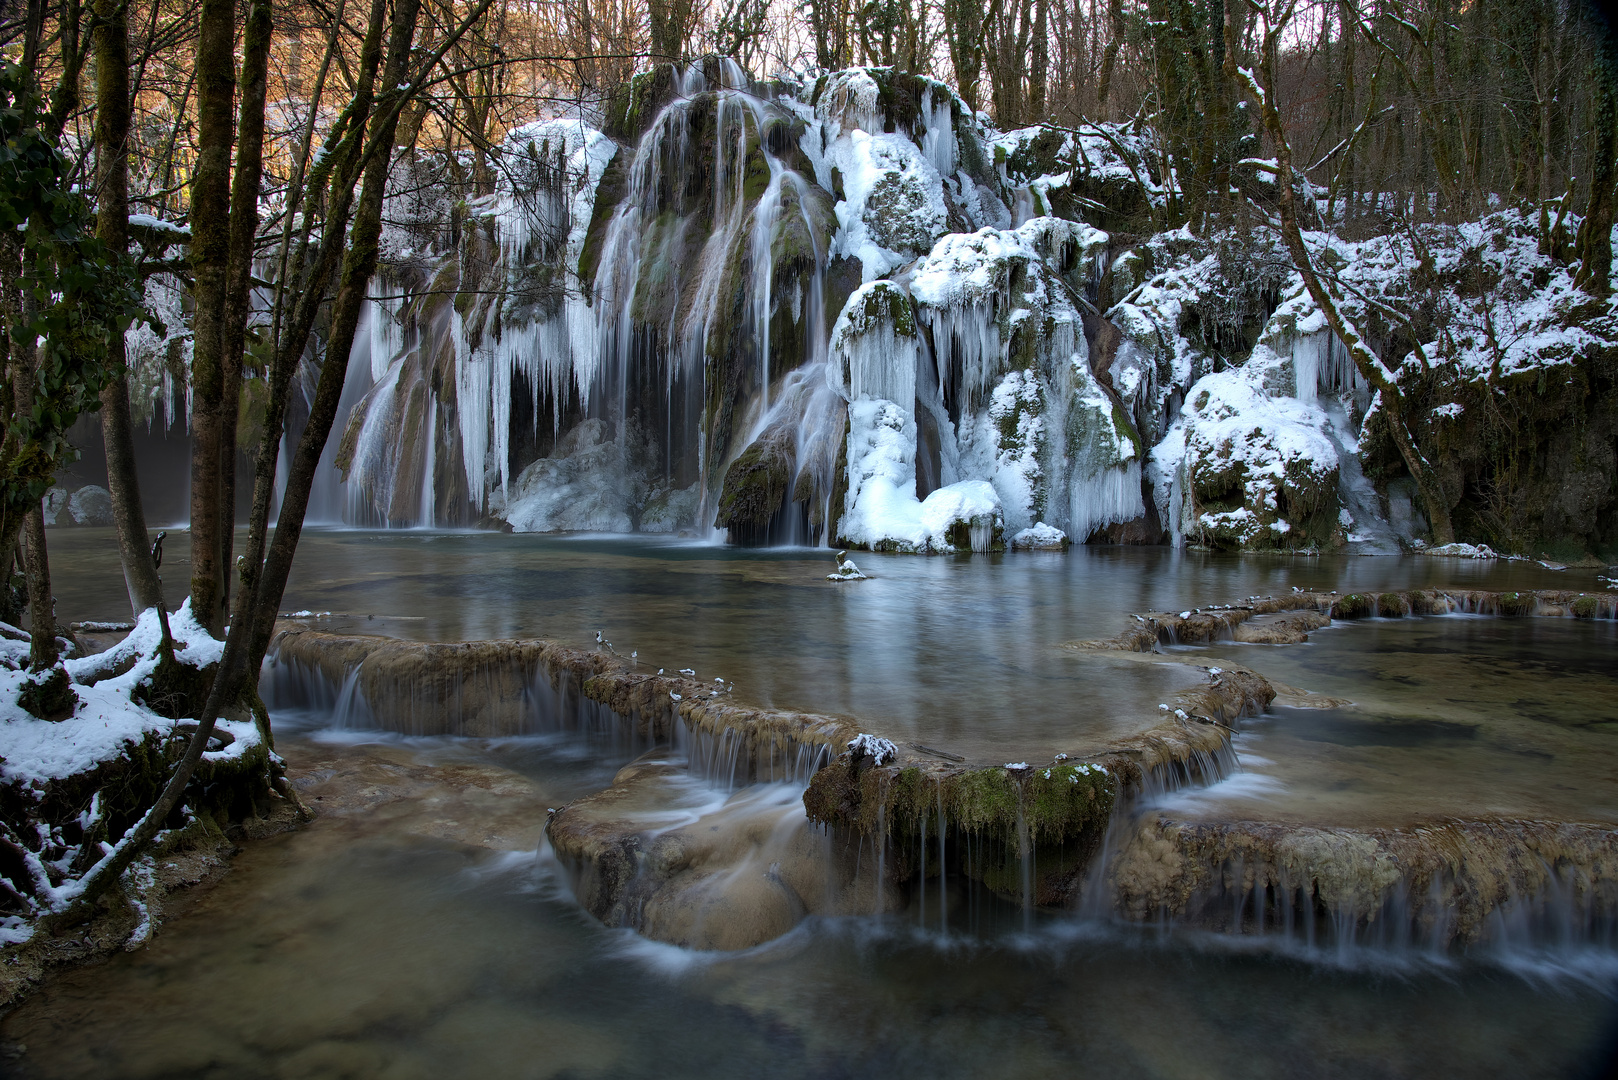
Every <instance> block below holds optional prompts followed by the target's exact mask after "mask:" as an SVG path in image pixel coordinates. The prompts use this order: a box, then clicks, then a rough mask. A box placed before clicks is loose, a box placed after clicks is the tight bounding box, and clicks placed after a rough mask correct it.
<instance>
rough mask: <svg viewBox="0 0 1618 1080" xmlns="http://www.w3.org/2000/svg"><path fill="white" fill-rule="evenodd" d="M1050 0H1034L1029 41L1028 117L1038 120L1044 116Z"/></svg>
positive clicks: (1048, 64) (1048, 60) (1048, 50)
mask: <svg viewBox="0 0 1618 1080" xmlns="http://www.w3.org/2000/svg"><path fill="white" fill-rule="evenodd" d="M1050 25H1051V24H1050V0H1034V32H1033V36H1032V38H1031V39H1030V41H1029V45H1030V50H1031V55H1030V57H1029V60H1028V119H1029V120H1030V121H1032V122H1036V123H1037V122H1038V121H1040V120H1044V119H1046V116H1045V88H1046V85H1047V81H1048V76H1049V73H1050V62H1051V56H1050Z"/></svg>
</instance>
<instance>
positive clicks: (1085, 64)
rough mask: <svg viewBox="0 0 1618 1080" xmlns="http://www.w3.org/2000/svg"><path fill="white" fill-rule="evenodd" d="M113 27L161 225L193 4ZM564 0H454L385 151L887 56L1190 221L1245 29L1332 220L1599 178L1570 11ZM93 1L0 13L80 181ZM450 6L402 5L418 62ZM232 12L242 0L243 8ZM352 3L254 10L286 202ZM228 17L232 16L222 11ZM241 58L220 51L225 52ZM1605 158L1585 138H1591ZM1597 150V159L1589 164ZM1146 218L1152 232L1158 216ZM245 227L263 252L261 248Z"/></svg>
mask: <svg viewBox="0 0 1618 1080" xmlns="http://www.w3.org/2000/svg"><path fill="white" fill-rule="evenodd" d="M118 6H120V7H121V8H123V16H124V18H125V20H126V21H127V26H128V36H129V61H130V84H129V93H130V98H131V101H132V105H133V113H132V118H131V125H130V130H129V135H128V150H129V155H130V166H131V208H132V209H133V210H137V211H144V212H147V213H150V214H152V215H154V216H157V217H160V218H162V219H164V220H171V221H178V220H183V219H184V217H185V215H186V213H187V207H188V204H189V198H190V180H191V176H192V170H193V169H194V168H195V164H196V162H197V159H198V155H199V153H200V144H201V141H202V139H203V132H202V130H201V124H200V122H199V116H198V112H199V106H198V99H199V88H198V85H197V81H198V71H199V69H198V65H197V63H196V55H195V54H196V49H197V46H198V40H197V38H198V33H199V26H200V9H201V6H202V5H201V4H200V3H198V2H186V3H178V2H175V0H153V2H142V0H135V2H133V3H130V4H127V5H118ZM1273 6H1274V8H1275V10H1274V11H1273V12H1272V11H1269V10H1267V8H1266V7H1264V6H1262V5H1258V4H1253V3H1242V2H1236V0H1229V2H1221V0H1207V2H1202V0H1147V2H1145V3H1139V2H1131V0H1087V2H1077V3H1060V2H1053V0H991V2H990V3H988V4H977V3H962V2H960V0H917V2H906V0H872V2H870V3H865V4H859V3H856V2H854V0H806V2H805V3H803V4H801V5H788V4H782V3H779V2H775V3H768V2H762V0H714V2H703V0H675V2H673V3H666V2H663V0H650V2H646V3H639V2H614V3H600V2H599V0H592V2H583V0H565V2H557V3H519V2H513V0H495V2H493V3H488V4H479V5H476V7H477V8H478V9H479V10H480V14H479V17H478V18H477V19H476V20H475V22H473V23H472V25H471V26H470V27H469V28H468V29H467V30H466V31H465V33H464V34H463V35H462V36H461V37H460V39H459V40H458V41H457V42H456V43H455V45H454V46H453V47H452V48H451V49H449V50H448V51H447V53H446V55H445V57H444V60H443V62H442V64H440V65H439V66H438V68H437V69H436V70H434V71H433V72H432V73H431V74H430V75H429V76H428V78H427V79H425V80H424V81H423V85H422V86H421V88H420V90H419V92H417V93H415V94H413V95H412V100H411V102H410V104H409V105H408V106H407V107H406V108H405V109H404V110H403V112H402V115H401V119H400V131H399V135H398V144H399V146H400V147H401V148H419V149H422V150H431V151H449V152H451V153H452V154H454V155H455V156H456V158H457V160H458V161H461V162H462V164H463V165H464V168H465V169H466V170H467V172H468V174H469V175H468V176H467V179H468V181H470V182H471V183H472V184H473V185H474V186H477V187H485V188H486V187H487V186H488V185H489V184H490V183H491V181H490V179H489V177H488V175H487V174H488V170H490V169H491V168H493V167H495V163H493V162H492V161H491V160H490V159H491V156H492V155H494V154H495V148H496V147H497V146H498V145H499V143H500V141H501V139H502V137H503V136H504V134H505V133H506V132H507V131H508V130H509V129H510V128H511V127H512V126H514V125H517V124H521V123H524V122H527V121H530V120H533V119H536V118H543V117H546V116H549V115H556V114H561V113H567V112H570V111H577V110H579V109H581V108H582V109H583V110H585V111H586V112H589V111H591V110H599V109H600V107H601V104H602V102H603V101H604V100H605V98H606V96H607V95H609V94H610V92H611V90H612V88H613V87H615V86H617V85H620V84H622V83H624V82H625V81H627V80H628V79H629V78H631V77H632V76H633V75H634V74H635V73H637V72H641V71H645V70H647V69H648V68H649V67H651V66H652V65H655V64H657V63H660V62H666V61H669V60H676V61H678V60H685V59H689V58H692V57H695V56H698V55H702V54H707V53H716V54H719V55H724V56H734V57H735V58H737V60H738V61H739V62H740V63H741V64H742V65H743V67H744V68H746V69H747V70H748V71H749V73H750V74H751V75H753V76H754V77H756V78H768V77H769V76H771V75H773V74H776V73H777V72H783V71H785V72H792V73H796V74H799V75H801V74H804V73H808V72H811V71H813V70H815V69H822V70H826V69H836V68H841V67H846V66H849V65H853V64H870V65H881V66H892V67H894V68H896V69H898V70H901V71H906V72H913V73H916V74H919V75H925V76H931V77H934V78H937V79H940V80H942V81H945V82H947V83H949V84H951V85H952V86H954V87H956V88H958V90H959V92H960V94H961V96H962V98H963V99H964V100H965V101H966V102H967V103H968V104H969V105H970V106H971V107H973V108H976V109H979V110H982V111H983V112H984V113H986V114H987V115H988V116H989V117H990V118H991V119H992V121H993V123H994V124H995V125H996V126H998V127H999V128H1000V129H1002V130H1010V129H1012V128H1017V127H1024V126H1028V125H1033V124H1050V125H1054V126H1057V127H1062V128H1072V127H1077V126H1080V125H1082V124H1084V123H1087V122H1094V121H1132V122H1135V123H1138V124H1142V125H1146V126H1148V127H1150V128H1152V129H1154V130H1155V131H1156V132H1158V133H1159V134H1160V135H1161V137H1162V138H1161V146H1162V149H1163V154H1164V155H1165V157H1166V160H1165V161H1164V162H1163V164H1164V166H1165V168H1166V170H1167V171H1168V172H1169V174H1170V175H1172V176H1173V177H1174V186H1175V190H1176V194H1177V196H1178V198H1177V200H1176V203H1177V205H1176V208H1175V211H1174V215H1175V216H1176V217H1178V218H1179V219H1181V220H1193V219H1195V218H1196V217H1197V216H1198V215H1199V214H1200V213H1202V212H1204V211H1205V210H1207V209H1211V208H1217V207H1218V205H1219V204H1220V203H1221V201H1223V200H1225V199H1226V197H1227V196H1226V193H1227V192H1228V188H1229V171H1230V167H1231V165H1232V164H1234V163H1236V162H1239V161H1241V160H1243V159H1244V158H1248V157H1260V158H1265V157H1269V156H1273V153H1274V150H1273V146H1270V145H1268V143H1267V140H1266V139H1265V138H1264V136H1263V134H1262V132H1261V131H1260V128H1261V124H1260V123H1259V122H1257V120H1256V118H1254V117H1252V116H1251V115H1250V111H1249V107H1248V105H1247V104H1246V103H1245V101H1244V97H1243V91H1242V87H1241V86H1240V84H1239V81H1238V80H1237V79H1236V78H1233V77H1231V75H1230V74H1229V73H1228V72H1227V71H1226V64H1225V57H1226V53H1227V52H1231V53H1233V54H1234V58H1235V60H1236V62H1237V64H1238V65H1239V66H1246V67H1251V66H1253V64H1254V63H1255V61H1254V57H1255V56H1256V55H1257V52H1258V51H1259V49H1260V47H1261V45H1262V37H1263V26H1264V24H1265V22H1266V20H1267V19H1269V20H1271V21H1279V18H1280V16H1281V14H1282V12H1283V7H1284V8H1285V14H1286V17H1287V20H1288V22H1287V26H1288V29H1287V31H1286V33H1285V35H1284V36H1283V38H1282V40H1281V42H1280V46H1281V50H1280V56H1279V64H1278V66H1277V71H1276V79H1277V85H1276V87H1275V97H1276V100H1277V104H1278V106H1279V109H1280V112H1281V115H1282V117H1283V120H1284V123H1285V126H1286V130H1287V132H1288V136H1289V139H1290V141H1291V143H1292V145H1293V147H1294V150H1295V152H1296V154H1297V157H1298V162H1297V164H1298V166H1299V168H1300V170H1301V171H1302V172H1304V174H1305V175H1306V176H1307V177H1308V178H1309V180H1310V181H1311V182H1313V183H1314V184H1315V185H1316V186H1317V187H1318V188H1319V189H1320V191H1321V192H1322V193H1323V194H1324V196H1325V202H1326V205H1327V206H1328V208H1329V209H1330V211H1331V212H1332V213H1333V214H1334V215H1340V218H1339V220H1340V223H1341V225H1342V227H1343V228H1344V229H1345V230H1348V231H1349V232H1351V233H1352V232H1354V231H1355V230H1359V231H1361V232H1363V231H1365V230H1368V229H1382V228H1384V227H1385V225H1386V223H1387V222H1388V221H1389V220H1390V219H1397V218H1405V219H1409V220H1413V221H1422V220H1461V219H1466V218H1470V217H1475V216H1476V215H1478V214H1479V213H1481V212H1485V211H1487V210H1488V209H1491V208H1497V207H1499V206H1500V205H1502V204H1507V205H1510V204H1521V203H1525V202H1527V203H1536V204H1537V203H1546V204H1549V205H1550V207H1551V213H1552V214H1553V215H1554V213H1555V211H1556V210H1557V209H1560V208H1561V207H1562V206H1563V205H1565V204H1567V203H1569V202H1571V203H1572V204H1573V205H1575V206H1578V207H1582V206H1583V205H1584V204H1585V203H1586V202H1587V201H1588V199H1589V196H1590V192H1591V190H1592V189H1591V184H1592V182H1593V181H1596V180H1599V179H1600V178H1601V177H1603V176H1610V172H1611V170H1610V165H1608V164H1605V163H1604V162H1603V160H1602V154H1603V150H1604V145H1603V140H1601V139H1600V138H1598V135H1599V134H1600V133H1601V132H1602V131H1603V130H1604V129H1610V127H1611V120H1610V117H1611V116H1612V108H1611V104H1610V102H1609V101H1608V100H1607V97H1608V96H1609V94H1610V86H1611V81H1612V80H1611V77H1610V75H1609V74H1608V70H1607V65H1606V64H1605V63H1604V62H1603V61H1602V58H1601V49H1600V43H1601V42H1602V41H1603V40H1604V39H1605V35H1606V28H1605V25H1604V23H1603V22H1602V19H1601V16H1600V15H1599V14H1598V13H1597V12H1596V11H1595V9H1594V8H1593V6H1587V5H1586V4H1584V3H1582V2H1580V0H1532V2H1527V3H1522V2H1515V0H1475V2H1472V3H1450V2H1447V0H1414V2H1410V0H1327V2H1299V3H1294V4H1290V5H1281V4H1276V5H1273ZM108 7H109V5H107V4H99V5H91V4H86V3H84V2H83V0H62V2H61V3H57V4H49V3H43V2H38V0H36V2H34V3H31V4H28V5H27V6H26V7H24V6H22V5H20V4H18V5H13V6H12V8H11V9H10V10H8V11H7V12H6V17H5V20H4V22H3V23H0V47H4V48H5V49H6V51H7V54H8V55H9V56H10V57H11V58H12V60H13V61H15V62H20V63H21V64H23V66H24V67H26V68H29V69H31V70H32V71H34V72H35V73H36V77H37V79H38V80H39V84H40V85H41V87H43V88H48V94H49V96H50V100H51V107H52V110H53V112H55V113H59V114H61V115H62V117H63V119H64V121H65V124H64V128H65V130H64V136H65V139H66V145H67V146H68V147H69V148H70V149H69V153H70V156H71V157H72V158H73V159H74V164H75V169H76V172H77V174H78V175H79V176H81V177H82V178H85V179H89V178H90V175H91V172H92V165H91V164H90V162H91V160H92V157H93V148H94V146H95V132H94V126H95V96H94V94H93V92H91V91H90V89H89V87H90V82H91V81H92V80H93V79H94V73H95V65H96V58H95V56H94V55H93V52H92V48H91V39H92V37H93V34H92V33H91V28H92V24H93V23H94V21H95V19H97V18H100V17H102V16H101V15H98V14H97V13H98V12H102V11H103V9H105V8H108ZM472 7H473V5H468V4H465V3H450V4H442V5H441V4H438V3H436V2H431V0H430V2H427V3H425V4H423V6H422V10H421V16H420V22H421V31H420V33H419V35H418V39H417V41H416V43H415V48H416V49H417V50H418V51H419V52H430V51H432V50H434V48H435V46H436V44H437V43H438V42H440V41H442V39H443V38H444V37H446V36H447V35H449V34H450V33H452V32H453V30H454V28H455V27H456V26H457V25H459V24H460V23H461V22H463V21H464V20H465V17H466V15H467V14H468V13H469V12H470V11H471V10H472ZM244 11H245V8H244ZM365 14H366V13H365V12H364V11H363V10H362V9H361V5H360V3H359V2H358V0H354V2H350V0H326V2H322V0H310V2H306V3H300V4H287V5H275V6H274V7H273V8H272V10H271V12H270V20H271V23H270V34H271V38H270V47H269V55H268V67H267V71H266V76H267V105H268V109H267V114H266V122H265V132H264V138H265V149H264V162H265V182H264V187H263V194H264V196H265V197H266V199H267V200H268V201H269V202H270V204H271V205H273V204H274V203H275V201H276V200H277V199H278V198H280V199H282V200H284V199H285V197H286V195H287V193H288V190H289V187H290V186H292V185H293V184H294V181H295V173H296V168H297V162H298V160H299V158H300V155H301V154H302V153H303V146H304V144H305V143H306V142H308V141H309V140H308V136H307V129H308V122H309V118H310V116H311V113H313V114H314V115H315V117H316V122H315V131H316V135H317V138H318V135H319V134H321V133H323V132H322V129H323V128H325V127H326V126H327V125H330V124H331V123H333V122H334V121H335V120H336V118H337V116H338V115H339V114H340V112H341V109H342V106H343V102H344V101H345V100H346V98H347V96H348V95H350V94H352V92H353V90H354V87H355V84H356V79H357V77H358V75H357V65H358V63H359V59H360V57H359V54H360V52H361V50H362V47H363V39H364V30H365ZM237 22H238V24H240V25H245V20H244V19H238V20H237ZM237 51H238V53H239V52H240V44H239V43H238V47H237ZM1607 148H1608V149H1610V145H1609V146H1608V147H1607ZM1608 156H1610V153H1609V155H1608ZM1175 223H1177V222H1174V221H1171V222H1165V223H1161V224H1175ZM273 241H274V236H273V234H271V233H267V234H266V236H265V238H264V242H265V244H266V245H268V244H270V243H273Z"/></svg>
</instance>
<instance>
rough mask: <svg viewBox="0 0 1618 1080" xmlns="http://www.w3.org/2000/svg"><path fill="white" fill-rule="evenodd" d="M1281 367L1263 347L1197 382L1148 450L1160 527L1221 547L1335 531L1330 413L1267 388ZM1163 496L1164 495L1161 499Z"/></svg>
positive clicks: (1308, 538) (1290, 544)
mask: <svg viewBox="0 0 1618 1080" xmlns="http://www.w3.org/2000/svg"><path fill="white" fill-rule="evenodd" d="M1286 368H1287V361H1285V360H1284V359H1283V358H1281V357H1279V356H1277V355H1276V354H1275V352H1274V351H1273V350H1272V349H1270V348H1269V347H1268V346H1266V345H1259V346H1257V347H1255V349H1254V350H1253V355H1252V356H1251V357H1250V358H1249V359H1248V362H1247V363H1246V364H1244V365H1243V366H1241V367H1239V368H1231V369H1229V370H1226V371H1222V372H1219V373H1216V374H1212V375H1206V376H1204V377H1203V378H1201V379H1199V380H1198V381H1197V382H1196V383H1195V384H1194V385H1193V386H1192V387H1191V390H1190V394H1189V396H1188V399H1187V401H1186V404H1185V408H1184V410H1183V411H1182V413H1181V414H1180V417H1179V418H1178V419H1177V420H1176V421H1175V423H1174V424H1173V426H1171V428H1170V430H1169V433H1168V434H1167V436H1165V438H1164V439H1163V441H1162V442H1161V443H1159V444H1158V445H1157V447H1155V448H1154V449H1153V451H1152V461H1151V475H1152V479H1153V486H1154V488H1155V490H1156V492H1157V495H1158V498H1159V500H1161V503H1162V505H1161V506H1160V510H1161V512H1162V515H1163V519H1164V520H1165V521H1170V522H1171V523H1172V524H1173V525H1174V526H1177V528H1178V529H1179V530H1182V531H1183V533H1184V535H1186V536H1194V537H1198V538H1201V539H1203V540H1205V541H1207V542H1210V543H1214V544H1218V545H1224V546H1242V547H1279V548H1301V547H1308V546H1322V545H1324V544H1327V543H1329V542H1330V541H1331V540H1332V538H1333V533H1334V530H1335V529H1336V528H1337V526H1338V499H1337V473H1338V457H1337V451H1336V448H1335V447H1334V446H1333V444H1332V442H1331V439H1330V438H1329V437H1328V436H1327V434H1326V426H1327V423H1328V421H1327V417H1326V414H1325V413H1323V412H1322V411H1321V410H1320V409H1318V408H1317V407H1315V406H1314V405H1312V404H1309V403H1307V402H1304V401H1300V400H1298V399H1297V398H1295V397H1292V396H1291V395H1290V394H1286V393H1278V392H1276V390H1275V389H1274V387H1275V386H1276V383H1277V381H1278V380H1283V379H1289V377H1290V372H1288V371H1287V370H1286ZM1165 496H1167V498H1165Z"/></svg>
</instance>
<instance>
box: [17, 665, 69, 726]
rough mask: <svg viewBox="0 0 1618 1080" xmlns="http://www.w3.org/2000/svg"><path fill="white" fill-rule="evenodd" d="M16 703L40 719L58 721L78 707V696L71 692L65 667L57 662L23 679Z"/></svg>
mask: <svg viewBox="0 0 1618 1080" xmlns="http://www.w3.org/2000/svg"><path fill="white" fill-rule="evenodd" d="M17 704H19V705H21V706H22V707H23V708H24V709H26V710H28V712H29V714H30V715H33V716H37V717H39V719H41V720H52V721H60V720H66V719H67V718H68V717H70V716H72V715H73V713H74V711H75V710H76V709H77V708H78V707H79V697H78V695H77V694H75V693H74V692H73V682H72V680H71V679H69V678H68V674H67V669H66V668H64V667H63V666H62V665H61V664H57V665H56V666H55V667H52V668H51V669H49V670H48V671H41V672H38V673H36V674H33V675H30V676H29V677H28V678H27V679H25V680H23V684H22V689H21V690H20V691H19V692H18V694H17Z"/></svg>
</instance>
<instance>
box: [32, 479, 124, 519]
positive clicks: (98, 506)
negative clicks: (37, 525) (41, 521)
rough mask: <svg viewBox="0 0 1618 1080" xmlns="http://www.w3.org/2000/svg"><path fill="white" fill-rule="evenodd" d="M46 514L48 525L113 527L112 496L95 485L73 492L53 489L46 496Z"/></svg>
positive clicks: (87, 485)
mask: <svg viewBox="0 0 1618 1080" xmlns="http://www.w3.org/2000/svg"><path fill="white" fill-rule="evenodd" d="M44 514H45V524H47V525H57V526H61V525H102V526H105V525H111V524H112V523H113V521H112V494H111V492H109V491H108V490H107V489H106V488H104V487H97V486H96V485H95V484H86V485H85V486H84V487H81V488H78V489H77V490H75V491H72V492H69V491H68V490H67V489H65V488H51V489H50V491H48V492H46V494H45V499H44Z"/></svg>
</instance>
